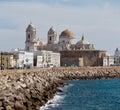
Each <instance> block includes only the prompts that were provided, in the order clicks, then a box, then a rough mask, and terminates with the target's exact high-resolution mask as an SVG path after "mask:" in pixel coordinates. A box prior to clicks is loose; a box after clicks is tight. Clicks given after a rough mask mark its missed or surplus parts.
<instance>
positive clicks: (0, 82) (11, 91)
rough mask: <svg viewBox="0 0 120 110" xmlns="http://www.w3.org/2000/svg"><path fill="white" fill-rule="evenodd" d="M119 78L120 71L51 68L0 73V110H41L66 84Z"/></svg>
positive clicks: (118, 69) (113, 68)
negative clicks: (76, 80) (86, 80)
mask: <svg viewBox="0 0 120 110" xmlns="http://www.w3.org/2000/svg"><path fill="white" fill-rule="evenodd" d="M101 78H120V67H83V68H51V69H29V70H12V71H11V70H4V71H1V72H0V110H40V106H42V105H44V104H45V103H46V102H47V101H48V100H49V99H51V98H52V97H53V96H54V94H55V93H56V92H58V91H60V90H59V89H58V87H60V86H64V85H65V83H64V80H73V79H80V80H85V79H101Z"/></svg>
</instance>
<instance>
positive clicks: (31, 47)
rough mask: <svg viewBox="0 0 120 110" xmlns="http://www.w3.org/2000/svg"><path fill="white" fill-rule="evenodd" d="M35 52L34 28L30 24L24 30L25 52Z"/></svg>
mask: <svg viewBox="0 0 120 110" xmlns="http://www.w3.org/2000/svg"><path fill="white" fill-rule="evenodd" d="M36 50H37V41H36V28H35V27H34V25H33V24H32V23H30V24H29V25H28V27H27V29H26V41H25V51H36Z"/></svg>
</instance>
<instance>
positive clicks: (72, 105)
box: [41, 79, 120, 110]
mask: <svg viewBox="0 0 120 110" xmlns="http://www.w3.org/2000/svg"><path fill="white" fill-rule="evenodd" d="M67 82H68V83H69V86H67V87H64V88H63V92H62V93H58V94H57V95H56V96H55V97H54V99H53V100H51V101H49V102H48V104H46V106H45V107H42V108H41V109H42V110H120V79H101V80H73V81H67Z"/></svg>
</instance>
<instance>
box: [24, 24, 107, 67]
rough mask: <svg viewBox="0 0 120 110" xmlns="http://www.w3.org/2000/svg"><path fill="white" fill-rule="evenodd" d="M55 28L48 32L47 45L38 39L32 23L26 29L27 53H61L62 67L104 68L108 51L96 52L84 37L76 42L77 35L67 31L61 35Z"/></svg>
mask: <svg viewBox="0 0 120 110" xmlns="http://www.w3.org/2000/svg"><path fill="white" fill-rule="evenodd" d="M57 37H58V36H57V32H56V31H55V29H54V28H53V27H51V28H50V29H49V30H48V33H47V43H45V42H43V41H41V40H39V39H37V38H36V28H35V27H34V25H33V24H32V23H30V24H29V25H28V27H27V29H26V41H25V51H38V50H47V51H53V52H59V53H60V56H61V58H60V60H61V61H60V63H61V66H77V67H80V66H102V65H103V57H105V56H106V51H104V50H96V49H95V48H94V45H93V44H90V43H89V42H88V41H87V40H86V39H85V37H84V36H82V38H81V40H80V41H78V42H76V38H75V34H74V33H73V32H72V31H71V30H69V29H66V30H64V31H63V32H61V34H60V35H59V38H58V39H59V40H58V41H57Z"/></svg>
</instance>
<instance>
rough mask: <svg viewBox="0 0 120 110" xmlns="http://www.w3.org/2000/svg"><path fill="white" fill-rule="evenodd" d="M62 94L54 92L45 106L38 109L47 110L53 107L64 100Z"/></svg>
mask: <svg viewBox="0 0 120 110" xmlns="http://www.w3.org/2000/svg"><path fill="white" fill-rule="evenodd" d="M64 98H65V96H64V95H59V93H58V94H56V95H55V96H54V98H53V99H51V100H49V101H48V102H47V103H46V104H45V106H42V107H40V110H49V109H50V108H55V107H57V106H59V105H60V103H61V102H62V101H63V100H64Z"/></svg>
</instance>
